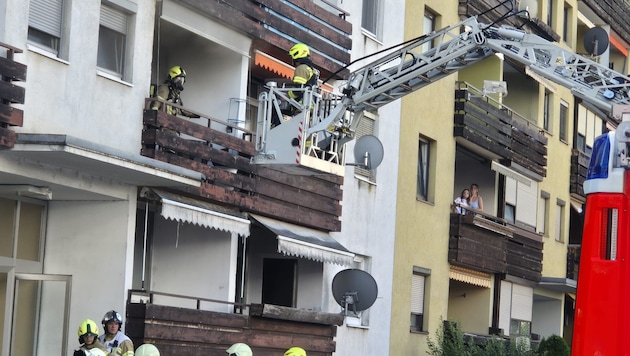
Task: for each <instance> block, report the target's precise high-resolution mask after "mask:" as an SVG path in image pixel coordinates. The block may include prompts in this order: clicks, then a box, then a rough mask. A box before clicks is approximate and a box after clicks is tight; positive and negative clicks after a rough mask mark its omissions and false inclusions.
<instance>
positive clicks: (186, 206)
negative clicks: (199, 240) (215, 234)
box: [140, 188, 250, 236]
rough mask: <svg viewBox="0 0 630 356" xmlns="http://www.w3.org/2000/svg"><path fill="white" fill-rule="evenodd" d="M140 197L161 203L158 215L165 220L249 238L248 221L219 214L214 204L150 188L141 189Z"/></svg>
mask: <svg viewBox="0 0 630 356" xmlns="http://www.w3.org/2000/svg"><path fill="white" fill-rule="evenodd" d="M140 196H141V197H145V198H149V199H154V200H159V201H160V202H161V203H162V209H161V210H160V215H162V216H163V217H164V218H165V219H167V220H175V221H179V222H187V223H190V224H195V225H199V226H203V227H208V228H212V229H216V230H221V231H228V232H231V233H235V234H238V235H241V236H249V224H250V222H249V220H247V219H245V218H244V217H238V216H235V215H231V214H228V213H227V212H220V211H218V210H221V207H219V206H216V205H214V204H211V203H207V202H203V201H200V200H196V199H192V198H188V197H185V196H181V195H179V194H174V193H170V192H166V191H162V190H158V189H151V188H142V190H141V191H140ZM224 210H225V209H224Z"/></svg>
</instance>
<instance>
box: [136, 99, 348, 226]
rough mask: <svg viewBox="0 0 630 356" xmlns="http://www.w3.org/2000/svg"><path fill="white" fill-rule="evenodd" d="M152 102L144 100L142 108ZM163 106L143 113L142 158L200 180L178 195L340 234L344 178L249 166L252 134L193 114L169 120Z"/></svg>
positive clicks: (252, 148) (183, 189) (253, 138)
mask: <svg viewBox="0 0 630 356" xmlns="http://www.w3.org/2000/svg"><path fill="white" fill-rule="evenodd" d="M156 100H158V99H147V105H146V106H145V107H146V108H150V107H151V102H153V101H156ZM162 102H163V101H162ZM169 105H172V104H169ZM172 106H177V105H172ZM165 107H166V105H162V108H163V109H162V110H150V109H146V110H144V130H143V133H142V143H143V148H142V152H141V153H142V155H144V156H147V157H151V158H154V159H158V160H161V161H164V162H169V163H172V164H175V165H178V166H181V167H184V168H188V169H191V170H194V171H197V172H200V173H202V174H204V175H205V177H206V179H205V181H204V182H202V184H201V187H199V188H182V190H179V191H178V193H179V194H183V195H188V196H191V197H193V198H195V199H202V200H207V201H210V202H213V203H218V204H222V205H227V206H230V207H233V208H236V209H240V211H245V212H252V213H256V214H260V215H264V216H271V217H274V218H277V219H282V220H285V221H287V222H290V223H295V224H298V225H303V226H307V227H311V228H314V229H318V230H323V231H340V229H341V221H340V220H339V217H340V216H341V204H340V201H341V199H342V190H341V185H342V184H343V177H339V176H333V175H318V176H300V175H291V174H286V173H283V172H280V171H276V170H273V169H270V168H266V167H263V166H259V165H255V164H252V163H251V162H250V160H251V157H252V156H253V155H254V154H255V153H256V150H255V149H254V143H253V142H254V141H255V137H254V135H255V133H254V132H251V131H248V130H246V129H244V128H241V127H238V126H235V125H233V124H230V123H228V122H226V121H221V120H218V119H216V118H210V117H207V116H204V115H203V114H201V113H196V114H198V115H200V116H201V118H199V119H184V118H180V117H177V116H173V115H169V114H167V113H166V111H165V110H164V108H165ZM185 109H186V110H187V111H189V112H194V111H192V110H189V109H188V108H185ZM228 131H229V133H228Z"/></svg>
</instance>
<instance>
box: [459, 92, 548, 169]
mask: <svg viewBox="0 0 630 356" xmlns="http://www.w3.org/2000/svg"><path fill="white" fill-rule="evenodd" d="M455 99H456V102H455V116H454V129H453V135H454V136H455V137H461V138H464V139H466V140H467V141H470V142H472V143H474V144H476V145H477V146H479V147H482V148H484V149H486V150H488V151H490V152H492V153H494V154H497V155H499V156H500V157H501V158H502V159H505V160H509V161H511V162H514V163H517V164H519V165H520V166H522V167H525V168H526V169H528V170H530V171H531V172H533V173H535V174H537V175H540V176H542V177H545V176H546V175H547V168H546V167H547V157H546V156H547V137H545V136H544V134H542V133H541V132H540V131H539V129H538V128H536V127H533V126H530V125H529V124H528V123H525V122H523V120H522V119H521V120H520V121H519V120H517V119H516V118H514V117H513V116H514V115H513V114H512V112H510V111H509V110H507V109H505V110H504V109H502V108H499V107H497V106H495V105H493V104H491V103H489V102H487V101H485V100H484V99H483V98H482V97H481V96H479V95H472V94H471V93H470V92H469V91H468V90H466V89H460V90H456V91H455Z"/></svg>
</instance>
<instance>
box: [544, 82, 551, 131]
mask: <svg viewBox="0 0 630 356" xmlns="http://www.w3.org/2000/svg"><path fill="white" fill-rule="evenodd" d="M552 104H553V93H552V92H551V91H550V90H548V89H545V93H544V97H543V129H544V130H545V131H547V132H551V108H552V107H553V105H552Z"/></svg>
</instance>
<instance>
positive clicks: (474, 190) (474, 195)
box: [468, 183, 483, 211]
mask: <svg viewBox="0 0 630 356" xmlns="http://www.w3.org/2000/svg"><path fill="white" fill-rule="evenodd" d="M468 205H469V206H470V207H471V208H473V209H475V210H479V211H483V198H482V197H481V195H479V186H478V185H477V184H475V183H473V184H471V185H470V199H468Z"/></svg>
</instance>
